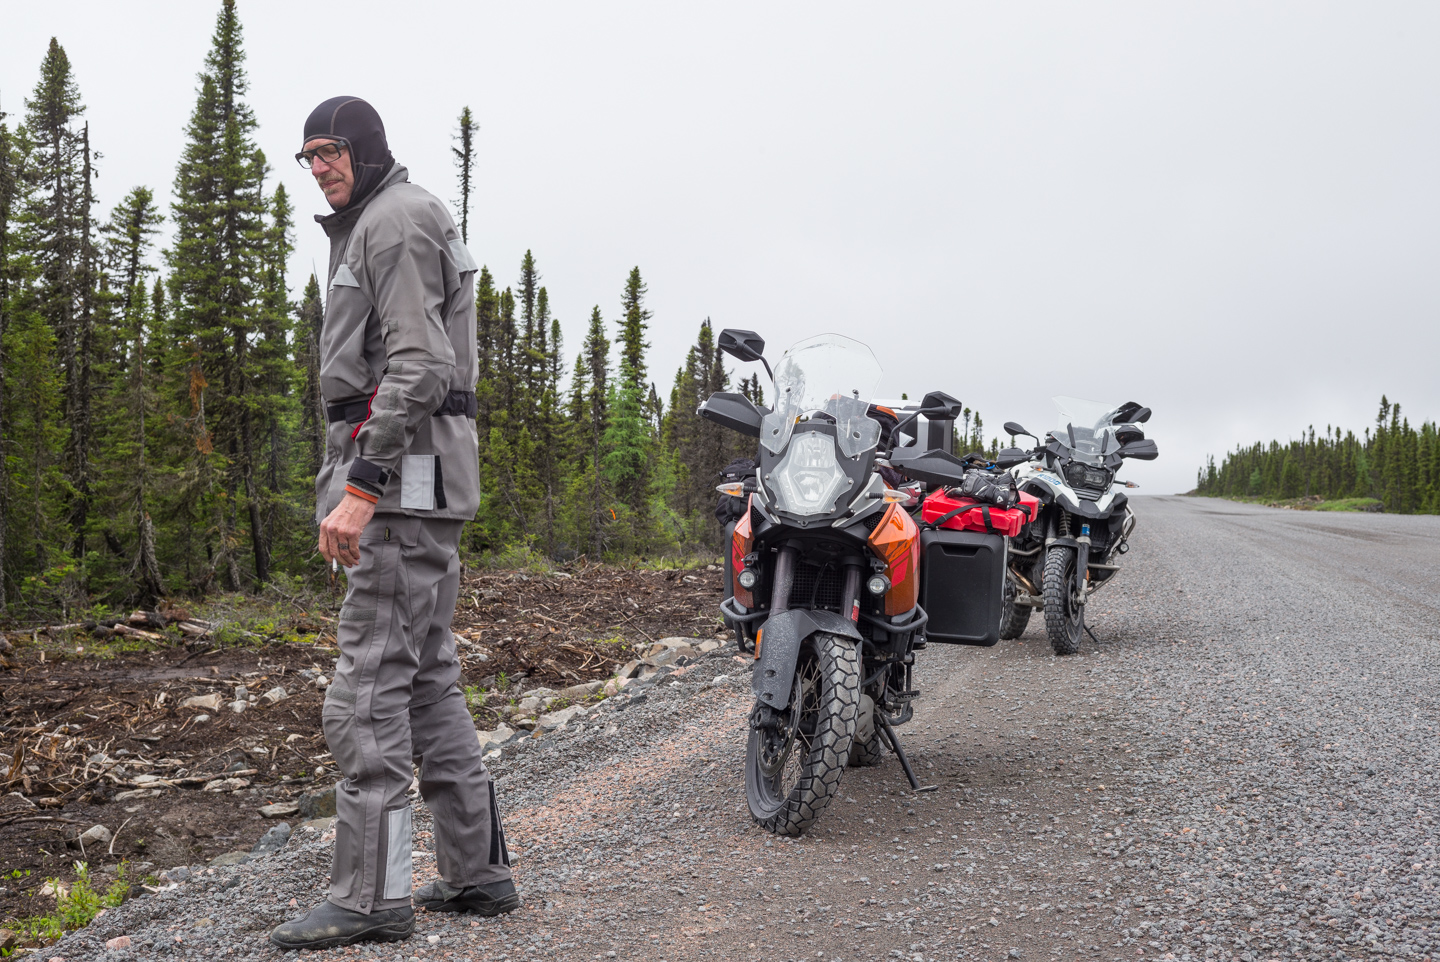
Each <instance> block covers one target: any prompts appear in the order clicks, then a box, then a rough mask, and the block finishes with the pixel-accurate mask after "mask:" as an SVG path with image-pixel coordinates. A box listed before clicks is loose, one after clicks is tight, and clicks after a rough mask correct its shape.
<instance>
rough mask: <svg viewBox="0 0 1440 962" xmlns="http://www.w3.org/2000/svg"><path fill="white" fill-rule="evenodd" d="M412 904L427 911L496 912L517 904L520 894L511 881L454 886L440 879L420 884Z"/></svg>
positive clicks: (508, 909)
mask: <svg viewBox="0 0 1440 962" xmlns="http://www.w3.org/2000/svg"><path fill="white" fill-rule="evenodd" d="M415 905H416V907H418V908H422V909H425V910H426V911H429V912H474V913H475V914H476V915H500V914H502V913H505V912H513V911H515V910H516V909H518V908H519V907H520V893H518V892H516V891H515V882H514V881H513V880H511V879H506V880H505V881H503V882H490V883H488V884H486V885H467V886H466V887H465V888H463V889H457V888H456V887H455V886H453V885H450V884H448V883H447V882H446V881H445V880H444V879H436V880H435V881H433V882H431V883H429V884H427V885H422V886H421V887H420V888H418V889H416V890H415Z"/></svg>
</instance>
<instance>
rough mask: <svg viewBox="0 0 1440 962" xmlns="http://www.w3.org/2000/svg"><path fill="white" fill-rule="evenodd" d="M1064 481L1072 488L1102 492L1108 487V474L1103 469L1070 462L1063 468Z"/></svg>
mask: <svg viewBox="0 0 1440 962" xmlns="http://www.w3.org/2000/svg"><path fill="white" fill-rule="evenodd" d="M1065 480H1066V481H1069V482H1070V484H1071V486H1072V487H1076V488H1091V489H1094V490H1097V491H1103V490H1104V489H1105V488H1107V487H1109V486H1110V472H1109V471H1106V470H1105V469H1104V468H1092V467H1090V466H1089V465H1085V464H1076V463H1074V462H1071V463H1070V464H1067V465H1066V466H1065Z"/></svg>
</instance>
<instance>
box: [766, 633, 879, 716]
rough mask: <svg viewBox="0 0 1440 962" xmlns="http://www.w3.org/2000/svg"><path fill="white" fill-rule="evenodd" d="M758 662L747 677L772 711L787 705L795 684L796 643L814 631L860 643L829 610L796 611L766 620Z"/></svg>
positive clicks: (798, 653) (857, 634) (797, 653)
mask: <svg viewBox="0 0 1440 962" xmlns="http://www.w3.org/2000/svg"><path fill="white" fill-rule="evenodd" d="M760 630H761V635H760V641H759V643H758V644H757V647H758V648H759V650H760V660H759V661H758V662H757V663H756V665H755V673H754V674H753V675H752V676H751V677H750V688H751V690H752V691H754V693H755V697H756V698H758V699H759V700H760V701H762V702H764V703H765V704H767V705H769V706H770V707H771V708H773V709H775V710H776V711H782V710H784V709H785V707H786V706H788V705H789V704H790V689H791V688H792V687H793V686H794V682H795V663H796V661H798V660H799V658H800V643H801V642H803V641H804V640H805V639H806V638H809V637H810V636H811V635H813V634H815V632H817V631H825V632H829V633H830V634H832V635H839V636H841V637H842V638H849V639H852V640H853V641H854V642H855V643H856V644H859V643H860V631H859V629H858V628H856V627H855V623H854V622H852V621H851V620H850V619H848V618H845V617H842V616H841V615H838V614H836V613H835V612H833V611H808V610H805V609H803V608H797V609H794V610H791V611H782V612H780V613H779V614H777V615H772V616H771V617H770V618H768V619H766V621H765V625H764V627H762V628H761V629H760Z"/></svg>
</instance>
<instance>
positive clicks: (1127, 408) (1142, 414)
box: [1115, 401, 1151, 424]
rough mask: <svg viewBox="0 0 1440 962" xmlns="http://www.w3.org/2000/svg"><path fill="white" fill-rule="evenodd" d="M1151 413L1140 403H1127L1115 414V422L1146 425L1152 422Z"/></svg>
mask: <svg viewBox="0 0 1440 962" xmlns="http://www.w3.org/2000/svg"><path fill="white" fill-rule="evenodd" d="M1150 414H1151V411H1150V409H1149V408H1147V407H1144V406H1142V405H1141V404H1140V403H1139V402H1138V401H1126V402H1125V403H1124V404H1122V405H1120V407H1119V408H1118V409H1117V410H1116V412H1115V422H1116V423H1117V424H1119V423H1127V424H1144V423H1145V422H1146V421H1148V420H1150Z"/></svg>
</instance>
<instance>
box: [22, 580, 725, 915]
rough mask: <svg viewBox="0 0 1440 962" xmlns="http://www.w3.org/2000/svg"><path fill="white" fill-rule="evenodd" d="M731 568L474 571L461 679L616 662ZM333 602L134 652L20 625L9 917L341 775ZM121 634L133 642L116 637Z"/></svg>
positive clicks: (601, 669)
mask: <svg viewBox="0 0 1440 962" xmlns="http://www.w3.org/2000/svg"><path fill="white" fill-rule="evenodd" d="M720 577H721V573H720V571H719V569H718V568H715V567H711V568H708V569H706V568H701V569H697V570H670V571H648V570H632V569H626V568H618V567H612V566H602V565H590V566H583V565H576V566H569V567H566V568H562V569H558V570H556V571H554V572H550V573H546V574H529V573H519V572H490V571H478V572H472V573H469V574H468V575H467V576H466V578H465V580H464V584H463V586H462V594H461V600H460V604H459V607H458V609H457V611H456V616H455V621H454V630H455V634H456V642H457V647H458V649H459V651H460V655H461V660H462V664H463V669H464V672H463V677H462V680H461V684H462V685H463V686H466V687H473V688H474V689H475V690H476V691H477V692H486V691H488V698H487V699H486V700H487V701H488V702H489V703H490V704H492V705H495V704H497V703H504V702H508V701H509V700H510V699H513V698H518V697H519V696H521V695H522V694H523V692H524V691H525V690H527V689H530V688H535V687H540V686H547V687H553V688H564V687H566V686H568V685H573V684H575V683H577V682H583V681H591V680H594V679H598V678H607V677H609V676H610V675H611V674H612V673H613V672H614V670H615V667H616V665H617V664H619V663H622V662H625V661H628V660H629V659H630V658H631V657H632V656H633V655H634V653H635V652H636V651H637V650H639V649H643V648H644V647H646V646H648V645H649V644H650V643H651V642H652V641H654V640H657V639H659V638H661V637H664V636H671V635H677V634H679V635H697V634H698V635H703V636H708V635H710V634H712V633H713V630H714V628H715V627H716V625H717V623H718V622H717V615H716V604H717V601H718V596H719V591H720ZM338 602H339V597H338V595H337V596H336V598H334V599H333V600H332V602H331V603H330V604H328V605H324V606H316V607H312V608H310V609H308V610H305V611H299V610H296V611H294V612H292V613H290V614H289V615H288V616H286V618H285V619H283V621H284V624H282V625H279V626H274V625H272V626H271V627H272V628H273V629H274V630H273V631H272V632H271V633H273V634H274V635H284V636H288V637H290V638H291V639H293V638H295V637H296V636H297V634H298V636H299V637H301V638H304V639H305V640H304V641H302V642H296V641H294V640H291V641H288V642H285V643H264V638H263V636H262V635H258V634H257V633H256V632H251V638H250V640H251V641H252V642H254V643H253V644H247V645H245V646H243V647H215V646H214V642H213V640H212V639H211V638H208V637H199V638H195V637H190V638H188V639H187V641H188V643H177V641H178V639H177V640H174V641H172V640H169V638H168V636H167V640H166V641H164V642H155V643H153V644H151V643H149V642H146V643H144V644H140V645H139V647H140V648H141V649H143V650H134V648H135V647H136V646H137V639H136V636H134V635H133V634H131V635H129V636H124V635H121V636H118V637H106V638H102V637H100V636H101V635H113V631H112V632H107V631H106V630H105V629H103V628H102V629H100V630H99V631H98V632H92V631H89V630H85V629H67V630H65V631H56V632H53V633H48V634H47V633H44V632H40V633H36V632H34V631H33V629H26V630H24V631H14V632H10V633H8V634H7V635H6V644H7V645H8V646H9V647H8V650H6V651H4V652H3V656H0V739H3V741H0V746H3V747H0V779H3V782H4V784H3V786H0V796H3V798H0V871H3V874H4V875H5V878H3V879H0V917H6V918H18V917H24V916H28V915H34V914H38V913H41V912H48V911H52V910H53V909H54V901H53V899H49V898H48V897H44V896H37V895H36V893H37V892H38V890H39V889H40V887H41V886H42V885H43V883H44V881H45V880H46V879H47V878H50V877H58V878H60V879H62V880H68V879H71V878H73V877H74V874H75V872H74V864H73V863H74V861H75V860H77V859H81V858H84V859H85V860H87V861H88V862H89V864H90V867H91V869H92V872H94V873H96V874H97V875H98V876H99V878H100V880H101V882H102V883H103V881H104V880H105V879H106V877H107V876H111V875H113V873H114V871H115V866H117V865H118V864H119V863H120V862H121V861H122V860H123V861H128V862H129V863H130V867H131V872H130V877H131V878H132V879H133V880H135V881H136V882H139V881H141V880H143V878H144V877H145V876H146V875H147V874H149V873H153V872H158V871H160V870H162V869H165V868H168V867H170V866H172V865H181V864H189V863H194V862H197V861H203V860H205V859H208V858H211V857H214V856H215V855H218V854H220V853H223V852H226V851H230V850H233V849H236V848H248V847H249V846H250V845H251V844H253V843H254V841H255V840H256V838H258V837H259V836H260V834H262V833H263V832H264V830H265V828H266V827H267V825H266V822H265V819H264V816H262V815H261V814H260V811H259V809H260V808H261V807H262V806H265V805H267V804H272V803H282V804H283V803H285V802H289V801H293V800H295V799H298V798H300V797H302V796H303V795H304V794H306V793H308V792H314V791H316V790H317V789H319V788H325V787H329V786H330V785H331V784H333V782H334V779H335V773H334V771H333V763H332V761H331V758H330V756H329V754H328V752H327V749H326V746H325V739H324V736H323V734H322V732H321V726H320V708H321V704H322V701H323V698H324V686H325V684H326V683H327V682H328V677H329V675H330V674H331V672H332V671H333V668H334V663H335V657H336V649H335V647H334V635H333V631H334V624H335V621H334V617H335V611H334V610H332V609H333V608H338ZM183 614H184V616H185V617H186V618H189V617H190V616H189V613H188V612H186V613H183ZM164 620H170V621H178V620H179V618H178V613H177V614H176V615H170V616H165V617H157V616H153V615H152V622H151V624H150V625H149V626H148V627H149V629H151V630H153V629H155V628H156V624H157V623H158V622H160V621H164ZM195 620H197V619H191V621H190V623H191V624H193V623H194V621H195ZM252 627H253V626H252ZM175 634H177V632H175V631H171V632H169V635H170V636H173V635H175ZM191 634H193V632H191ZM141 640H142V641H143V639H141ZM120 641H123V642H125V643H126V644H127V645H129V646H130V647H131V649H132V650H118V648H117V645H116V644H115V642H120ZM281 693H283V697H280V694H281ZM194 699H201V700H204V704H197V702H196V701H194ZM187 701H188V702H189V704H187ZM478 701H479V699H477V702H478ZM236 702H243V708H242V709H241V710H240V711H236V710H235V707H236V704H235V703H236ZM475 715H476V725H477V727H479V728H482V729H484V728H490V727H494V723H495V722H496V720H497V716H496V714H495V712H494V711H493V710H491V709H488V708H484V707H480V706H479V705H478V704H477V707H476V708H475ZM291 820H292V821H294V818H293V817H292V818H291ZM97 824H101V825H105V826H107V828H108V829H109V830H110V831H111V832H112V833H115V836H114V839H113V842H111V843H109V844H105V845H103V846H99V847H97V846H96V845H94V844H93V843H92V844H90V845H89V846H88V847H87V848H85V850H84V851H83V854H82V850H81V848H80V847H79V846H78V843H76V842H75V841H74V839H75V837H76V836H77V835H78V834H79V833H81V832H83V831H85V830H86V829H88V828H90V827H91V826H93V825H97ZM0 924H3V923H0Z"/></svg>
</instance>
